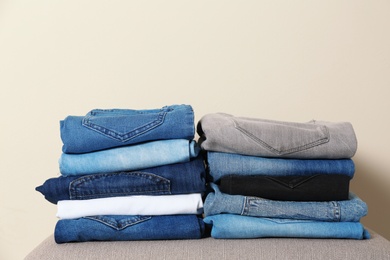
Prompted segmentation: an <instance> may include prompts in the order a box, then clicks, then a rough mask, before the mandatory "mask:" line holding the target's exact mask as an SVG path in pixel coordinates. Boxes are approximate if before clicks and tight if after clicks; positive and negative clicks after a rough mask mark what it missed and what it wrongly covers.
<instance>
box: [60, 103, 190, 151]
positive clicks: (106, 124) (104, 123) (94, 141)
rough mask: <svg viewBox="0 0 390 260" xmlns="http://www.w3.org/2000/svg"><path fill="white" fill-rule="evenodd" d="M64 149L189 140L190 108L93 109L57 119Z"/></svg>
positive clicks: (78, 149)
mask: <svg viewBox="0 0 390 260" xmlns="http://www.w3.org/2000/svg"><path fill="white" fill-rule="evenodd" d="M60 132H61V139H62V142H63V147H62V151H63V152H64V153H87V152H93V151H98V150H104V149H109V148H114V147H120V146H127V145H133V144H138V143H143V142H147V141H155V140H165V139H187V140H192V139H193V138H194V134H195V126H194V112H193V109H192V107H191V106H189V105H172V106H165V107H163V108H161V109H144V110H134V109H105V110H104V109H94V110H92V111H90V112H89V113H88V114H87V115H85V116H68V117H66V118H65V119H64V120H62V121H60Z"/></svg>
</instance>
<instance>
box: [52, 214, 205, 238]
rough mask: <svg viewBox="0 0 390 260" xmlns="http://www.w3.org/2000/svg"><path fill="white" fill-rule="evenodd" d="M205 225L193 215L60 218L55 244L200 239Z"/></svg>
mask: <svg viewBox="0 0 390 260" xmlns="http://www.w3.org/2000/svg"><path fill="white" fill-rule="evenodd" d="M203 234H204V223H203V221H202V219H201V218H199V217H197V216H196V215H174V216H128V215H125V216H91V217H85V218H80V219H62V220H59V221H58V222H57V224H56V226H55V231H54V239H55V241H56V243H58V244H60V243H67V242H86V241H128V240H159V239H164V240H165V239H199V238H202V236H203Z"/></svg>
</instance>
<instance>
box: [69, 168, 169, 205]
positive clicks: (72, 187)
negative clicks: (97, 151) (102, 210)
mask: <svg viewBox="0 0 390 260" xmlns="http://www.w3.org/2000/svg"><path fill="white" fill-rule="evenodd" d="M116 175H120V176H125V177H133V176H136V177H141V178H144V179H145V178H147V179H151V180H152V181H154V182H156V180H157V181H161V182H162V183H161V184H156V183H155V185H156V186H158V185H162V186H164V188H154V189H149V190H146V189H143V190H141V191H135V190H134V189H129V190H126V191H124V192H116V193H115V192H100V193H94V194H84V193H82V192H80V191H79V188H80V186H82V185H84V184H85V183H87V182H93V181H94V180H98V179H101V178H106V177H115V176H116ZM170 183H171V181H170V180H169V179H166V178H163V177H161V176H158V175H156V174H153V173H148V172H139V171H135V172H119V173H103V174H93V175H86V176H83V177H80V178H77V179H75V180H73V181H71V182H70V184H69V196H70V199H88V198H101V197H113V196H121V195H135V194H143V195H146V193H147V194H150V193H156V192H165V193H166V194H171V185H170Z"/></svg>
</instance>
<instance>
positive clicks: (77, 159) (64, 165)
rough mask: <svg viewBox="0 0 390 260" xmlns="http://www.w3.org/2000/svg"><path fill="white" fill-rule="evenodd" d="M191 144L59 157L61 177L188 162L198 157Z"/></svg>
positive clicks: (149, 145)
mask: <svg viewBox="0 0 390 260" xmlns="http://www.w3.org/2000/svg"><path fill="white" fill-rule="evenodd" d="M198 154H199V147H198V145H197V144H196V142H195V141H194V140H192V141H188V140H185V139H171V140H161V141H152V142H147V143H142V144H137V145H131V146H124V147H119V148H112V149H108V150H103V151H97V152H92V153H84V154H66V153H62V155H61V158H60V160H59V165H60V172H61V174H62V175H63V176H68V175H85V174H94V173H108V172H119V171H133V170H139V169H144V168H150V167H156V166H162V165H166V164H172V163H181V162H188V161H189V160H190V159H191V158H193V157H196V156H198Z"/></svg>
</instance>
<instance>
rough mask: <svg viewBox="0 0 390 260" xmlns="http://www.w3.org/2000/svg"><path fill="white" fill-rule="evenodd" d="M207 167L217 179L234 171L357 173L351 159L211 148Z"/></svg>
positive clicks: (262, 172)
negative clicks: (253, 153)
mask: <svg viewBox="0 0 390 260" xmlns="http://www.w3.org/2000/svg"><path fill="white" fill-rule="evenodd" d="M207 167H208V169H209V173H210V177H211V181H213V182H217V181H218V180H219V179H220V178H222V177H223V176H227V175H231V174H235V175H267V176H294V175H301V176H311V175H315V174H344V175H348V176H349V177H350V178H351V179H352V178H353V175H354V173H355V164H354V162H353V161H352V160H351V159H334V160H333V159H329V160H324V159H286V158H265V157H257V156H246V155H241V154H232V153H220V152H210V151H208V152H207Z"/></svg>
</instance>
